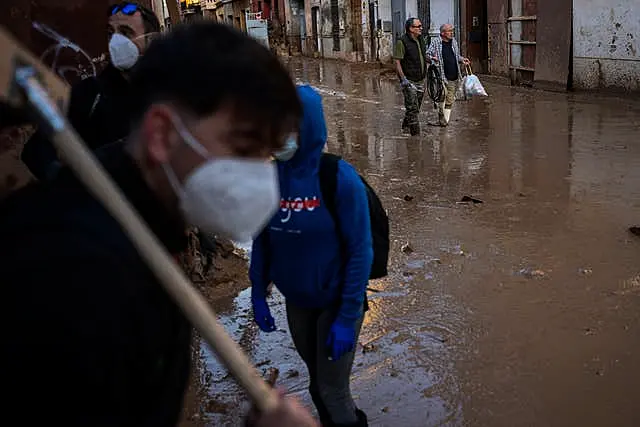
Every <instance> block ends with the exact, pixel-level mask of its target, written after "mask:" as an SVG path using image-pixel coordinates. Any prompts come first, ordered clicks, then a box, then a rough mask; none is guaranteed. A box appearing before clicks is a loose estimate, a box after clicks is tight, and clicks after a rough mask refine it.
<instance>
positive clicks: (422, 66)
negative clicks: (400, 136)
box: [393, 18, 427, 135]
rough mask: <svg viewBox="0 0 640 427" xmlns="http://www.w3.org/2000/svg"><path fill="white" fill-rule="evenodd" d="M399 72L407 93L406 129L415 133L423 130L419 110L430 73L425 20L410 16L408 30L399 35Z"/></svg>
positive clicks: (397, 59) (397, 53)
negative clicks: (422, 21) (424, 28)
mask: <svg viewBox="0 0 640 427" xmlns="http://www.w3.org/2000/svg"><path fill="white" fill-rule="evenodd" d="M393 58H394V59H395V64H396V73H397V74H398V78H399V79H400V85H401V86H402V94H403V95H404V108H405V115H404V120H402V130H403V131H404V132H406V131H407V130H408V131H409V132H410V133H411V135H418V134H419V133H420V122H419V121H418V113H419V112H420V106H421V105H422V98H424V79H425V77H426V76H427V73H426V70H427V66H426V64H427V58H426V46H425V43H424V40H423V38H422V23H421V22H420V20H419V19H417V18H409V19H407V22H406V23H405V34H404V35H403V36H402V37H400V38H399V39H398V42H397V43H396V47H395V52H394V55H393Z"/></svg>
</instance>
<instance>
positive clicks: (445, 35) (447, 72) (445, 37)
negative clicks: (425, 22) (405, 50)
mask: <svg viewBox="0 0 640 427" xmlns="http://www.w3.org/2000/svg"><path fill="white" fill-rule="evenodd" d="M427 56H428V57H429V61H430V62H431V61H432V62H435V63H436V64H437V65H438V68H439V70H440V76H442V80H443V86H444V90H443V93H442V98H441V99H440V101H439V103H438V119H439V122H440V126H447V125H448V124H449V119H450V118H451V109H452V107H453V102H454V101H455V99H456V89H457V88H458V82H459V79H460V75H461V72H460V64H464V65H469V64H470V63H471V62H470V61H469V60H468V59H467V58H464V57H462V56H461V55H460V47H459V46H458V42H457V41H456V39H455V38H453V25H451V24H444V25H442V26H441V27H440V37H434V38H433V39H432V40H431V44H430V45H429V49H428V50H427Z"/></svg>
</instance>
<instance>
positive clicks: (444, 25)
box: [440, 24, 453, 33]
mask: <svg viewBox="0 0 640 427" xmlns="http://www.w3.org/2000/svg"><path fill="white" fill-rule="evenodd" d="M447 27H453V25H451V24H442V25H440V33H443V32H444V29H445V28H447Z"/></svg>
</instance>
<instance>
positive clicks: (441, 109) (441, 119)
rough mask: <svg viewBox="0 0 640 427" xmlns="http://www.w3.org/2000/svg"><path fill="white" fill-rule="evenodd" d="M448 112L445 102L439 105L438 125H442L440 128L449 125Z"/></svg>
mask: <svg viewBox="0 0 640 427" xmlns="http://www.w3.org/2000/svg"><path fill="white" fill-rule="evenodd" d="M446 111H447V110H445V108H444V102H443V103H441V104H438V123H439V124H440V126H446V125H447V124H448V123H449V121H448V120H447V119H446V117H445V113H446Z"/></svg>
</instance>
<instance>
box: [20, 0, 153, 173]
mask: <svg viewBox="0 0 640 427" xmlns="http://www.w3.org/2000/svg"><path fill="white" fill-rule="evenodd" d="M107 17H108V25H107V35H108V45H107V47H108V51H109V65H108V66H107V67H106V68H105V69H104V70H103V71H102V72H101V73H100V74H99V75H98V76H96V77H90V78H87V79H85V80H81V81H79V82H77V83H76V84H74V85H73V86H72V89H71V98H70V101H69V108H68V114H67V115H68V119H69V122H70V123H71V125H72V126H73V127H74V128H75V129H76V131H77V132H78V134H79V135H80V136H81V137H82V139H83V140H84V141H85V142H86V143H87V145H88V147H89V148H90V149H92V150H95V149H98V148H99V147H102V146H104V145H106V144H109V143H112V142H114V141H117V140H119V139H121V138H124V137H125V136H126V135H127V133H128V132H129V127H130V126H129V123H130V114H131V87H130V82H129V78H128V75H129V74H130V72H131V70H132V69H133V68H134V66H135V65H136V63H137V62H138V59H139V58H140V57H141V56H142V55H144V53H145V51H146V50H147V48H148V46H149V43H150V42H151V40H152V38H153V36H154V35H156V34H158V33H159V32H160V22H159V21H158V18H157V17H156V15H155V14H154V13H153V12H152V11H151V10H149V9H147V8H145V7H144V6H141V5H139V4H137V3H132V2H123V3H119V4H116V5H113V6H110V7H109V9H108V10H107ZM21 159H22V161H23V163H24V164H25V165H26V166H27V167H28V168H29V170H30V171H31V173H32V174H33V175H34V176H35V177H36V178H37V179H39V180H47V179H50V178H51V177H52V176H53V175H55V173H56V172H57V171H58V169H59V168H60V161H59V159H58V156H57V153H56V151H55V149H54V147H53V145H51V143H50V142H49V141H48V139H47V138H46V136H45V135H44V133H43V132H36V133H35V134H34V135H33V136H32V137H31V138H30V140H29V141H28V142H27V143H26V145H25V147H24V149H23V151H22V156H21Z"/></svg>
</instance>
